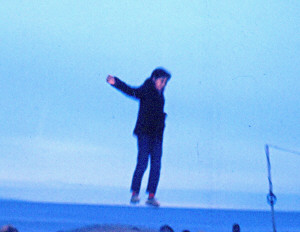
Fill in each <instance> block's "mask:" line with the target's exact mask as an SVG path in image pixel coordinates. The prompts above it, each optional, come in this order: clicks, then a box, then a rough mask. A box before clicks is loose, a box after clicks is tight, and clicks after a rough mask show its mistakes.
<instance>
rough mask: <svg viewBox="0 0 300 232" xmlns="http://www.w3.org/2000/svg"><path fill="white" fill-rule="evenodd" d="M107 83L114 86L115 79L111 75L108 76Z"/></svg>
mask: <svg viewBox="0 0 300 232" xmlns="http://www.w3.org/2000/svg"><path fill="white" fill-rule="evenodd" d="M106 81H107V83H109V84H111V85H114V84H115V83H116V79H115V78H114V76H112V75H108V76H107V78H106Z"/></svg>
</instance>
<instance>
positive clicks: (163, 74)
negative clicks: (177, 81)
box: [151, 68, 171, 91]
mask: <svg viewBox="0 0 300 232" xmlns="http://www.w3.org/2000/svg"><path fill="white" fill-rule="evenodd" d="M170 78H171V74H170V73H169V72H168V71H166V70H165V69H163V68H157V69H154V70H153V72H152V74H151V79H152V80H153V82H154V85H155V88H156V89H157V90H158V91H162V90H163V89H164V88H165V86H166V84H167V82H168V80H169V79H170Z"/></svg>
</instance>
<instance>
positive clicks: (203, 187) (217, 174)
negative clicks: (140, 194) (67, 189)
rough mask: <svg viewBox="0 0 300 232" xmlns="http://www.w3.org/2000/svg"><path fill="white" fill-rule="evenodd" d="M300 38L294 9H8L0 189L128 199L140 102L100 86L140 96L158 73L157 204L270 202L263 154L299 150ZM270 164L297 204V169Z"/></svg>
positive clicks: (0, 65) (201, 4)
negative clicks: (112, 193) (164, 82)
mask: <svg viewBox="0 0 300 232" xmlns="http://www.w3.org/2000/svg"><path fill="white" fill-rule="evenodd" d="M299 24H300V3H299V2H297V1H284V2H282V1H264V2H262V1H258V0H254V1H244V2H241V1H189V2H184V1H140V2H136V1H88V2H86V1H76V3H71V2H69V1H48V2H47V1H45V2H36V1H26V2H19V1H5V2H2V3H1V8H0V28H1V31H0V50H1V53H0V91H1V98H0V106H1V112H0V146H1V151H0V161H1V164H2V166H5V167H6V168H5V169H1V170H0V184H1V183H2V186H6V184H7V183H10V184H11V185H13V186H15V187H18V185H22V183H23V184H24V183H35V184H44V185H47V186H52V185H53V184H54V185H55V184H62V185H67V184H74V185H84V186H94V187H95V188H99V189H101V188H106V187H113V188H115V187H118V188H124V189H125V188H128V189H129V186H130V182H131V177H132V173H133V170H134V167H135V162H136V150H137V148H136V140H135V138H134V136H133V135H132V131H133V127H134V124H135V120H136V116H137V110H138V102H137V101H134V100H132V99H130V98H127V97H125V96H124V95H122V94H120V93H119V92H117V91H116V90H115V89H113V88H111V87H110V86H109V85H108V84H107V83H106V82H105V78H106V76H107V74H112V75H116V76H118V77H120V78H121V79H122V80H124V81H125V82H127V83H128V84H130V85H132V86H139V85H140V84H142V83H143V81H144V80H145V79H146V78H147V77H148V76H149V75H150V74H151V72H152V70H153V69H154V68H156V67H157V66H163V67H165V68H166V69H168V70H169V71H170V72H171V73H172V79H171V81H170V82H169V83H168V86H167V88H166V91H165V97H166V106H165V111H166V112H167V113H168V117H167V122H166V124H167V125H166V130H165V137H164V154H163V161H162V162H163V166H162V175H161V180H160V185H159V191H158V197H159V194H160V192H161V195H163V192H164V189H168V190H169V189H171V190H172V189H177V190H178V189H179V190H186V191H192V190H193V191H199V192H201V191H202V192H205V191H215V192H218V191H219V192H222V191H227V192H242V193H249V194H253V193H257V194H264V193H265V194H266V193H267V192H268V182H267V166H266V158H265V154H264V145H265V144H266V143H271V144H275V145H277V146H280V147H284V148H288V149H292V150H296V151H299V150H300V146H299V137H300V124H299V118H300V108H299V107H298V104H299V99H300V93H299V89H300V81H299V79H298V78H299V73H300V58H299V57H300V44H299V39H300V35H299V33H298V31H299V26H300V25H299ZM271 162H272V174H273V182H274V191H275V193H278V194H293V195H294V196H300V185H299V181H298V180H299V179H300V174H299V171H298V167H299V165H300V157H299V156H297V155H295V154H287V153H285V152H281V151H277V150H274V149H273V150H272V149H271ZM146 181H147V174H146V176H145V177H144V182H143V187H145V185H146ZM0 197H4V198H9V197H10V193H9V192H6V193H2V195H0ZM35 197H38V196H34V195H33V196H31V198H33V199H34V198H35ZM45 198H47V196H45ZM237 198H238V197H237ZM127 200H128V199H127V198H126V199H125V201H126V202H127ZM214 200H215V202H217V197H216V199H212V201H214ZM78 201H80V200H78ZM82 201H84V200H82ZM189 202H193V199H189ZM177 203H178V204H181V203H182V204H184V202H180V200H179V202H177ZM194 203H195V205H201V204H202V205H206V206H207V204H205V202H201V200H200V202H199V201H198V200H197V199H195V202H194ZM208 206H209V205H208ZM295 208H296V209H299V208H300V206H295ZM292 209H293V208H292Z"/></svg>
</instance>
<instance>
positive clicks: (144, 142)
mask: <svg viewBox="0 0 300 232" xmlns="http://www.w3.org/2000/svg"><path fill="white" fill-rule="evenodd" d="M149 153H150V141H149V136H147V135H139V136H138V158H137V164H136V168H135V171H134V174H133V178H132V184H131V191H132V192H134V193H135V194H139V192H140V188H141V182H142V178H143V175H144V173H145V171H146V169H147V165H148V157H149Z"/></svg>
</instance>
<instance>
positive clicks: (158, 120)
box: [107, 68, 171, 206]
mask: <svg viewBox="0 0 300 232" xmlns="http://www.w3.org/2000/svg"><path fill="white" fill-rule="evenodd" d="M170 78H171V75H170V73H168V72H167V71H166V70H164V69H162V68H157V69H155V70H154V71H153V72H152V74H151V77H149V78H148V79H146V80H145V82H144V84H143V85H141V86H140V87H137V88H135V87H131V86H129V85H127V84H126V83H124V82H123V81H121V80H120V79H119V78H117V77H114V76H112V75H108V77H107V82H108V83H109V84H111V85H112V86H114V87H115V88H117V89H118V90H120V91H122V92H123V93H125V94H126V95H128V96H130V97H133V98H135V99H138V100H139V103H140V106H139V112H138V119H137V122H136V125H135V128H134V134H135V135H136V136H137V140H138V141H137V142H138V158H137V164H136V168H135V171H134V174H133V178H132V184H131V191H132V196H131V200H130V202H131V203H133V204H136V203H139V201H140V198H139V193H140V187H141V182H142V178H143V175H144V173H145V171H146V169H147V166H148V160H149V156H150V174H149V180H148V186H147V192H148V193H149V197H148V200H147V201H146V204H148V205H151V206H159V202H158V201H157V200H156V198H155V197H154V196H155V193H156V190H157V186H158V182H159V177H160V169H161V157H162V144H163V132H164V128H165V118H166V113H165V112H164V105H165V98H164V94H163V93H164V89H165V87H166V84H167V82H168V80H169V79H170Z"/></svg>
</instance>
